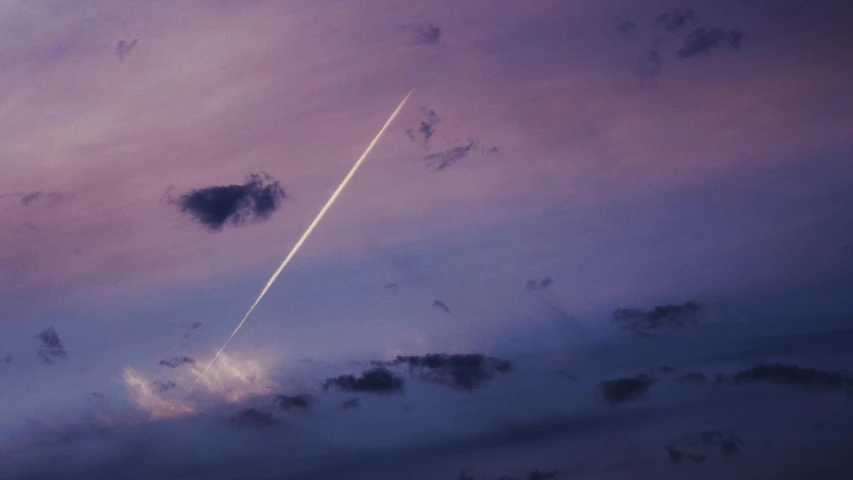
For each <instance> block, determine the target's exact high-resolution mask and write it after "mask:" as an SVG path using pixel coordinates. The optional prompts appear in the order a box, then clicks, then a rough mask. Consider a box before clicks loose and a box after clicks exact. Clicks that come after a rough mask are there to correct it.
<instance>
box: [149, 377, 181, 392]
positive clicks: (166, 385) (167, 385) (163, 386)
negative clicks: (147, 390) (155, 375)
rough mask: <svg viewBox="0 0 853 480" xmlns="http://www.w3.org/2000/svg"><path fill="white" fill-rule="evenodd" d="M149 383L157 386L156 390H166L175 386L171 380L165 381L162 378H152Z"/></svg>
mask: <svg viewBox="0 0 853 480" xmlns="http://www.w3.org/2000/svg"><path fill="white" fill-rule="evenodd" d="M151 384H152V385H154V386H155V387H157V390H158V391H160V392H168V391H169V390H171V389H173V388H175V387H177V385H176V384H175V382H173V381H171V380H169V381H165V382H164V381H162V380H154V381H153V382H151Z"/></svg>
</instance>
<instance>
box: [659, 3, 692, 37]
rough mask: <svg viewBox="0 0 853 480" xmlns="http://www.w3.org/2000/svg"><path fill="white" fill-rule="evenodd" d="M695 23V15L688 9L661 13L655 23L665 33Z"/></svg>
mask: <svg viewBox="0 0 853 480" xmlns="http://www.w3.org/2000/svg"><path fill="white" fill-rule="evenodd" d="M695 21H696V14H695V12H694V11H693V10H692V9H690V8H677V9H675V10H673V11H672V12H667V13H662V14H660V15H658V18H656V19H655V23H657V24H658V26H659V27H661V28H663V29H664V30H666V31H667V32H674V31H676V30H679V29H681V28H683V27H685V26H686V25H687V24H690V23H693V22H695Z"/></svg>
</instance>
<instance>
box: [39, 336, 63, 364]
mask: <svg viewBox="0 0 853 480" xmlns="http://www.w3.org/2000/svg"><path fill="white" fill-rule="evenodd" d="M36 338H38V339H39V341H40V342H41V344H40V345H39V347H38V354H39V356H40V357H41V358H42V360H44V361H45V362H47V363H53V362H55V361H56V360H57V359H61V358H65V355H66V352H65V347H64V346H63V345H62V340H60V339H59V335H58V334H57V333H56V330H54V328H53V327H49V328H48V329H47V330H45V331H43V332H41V333H39V334H38V335H36Z"/></svg>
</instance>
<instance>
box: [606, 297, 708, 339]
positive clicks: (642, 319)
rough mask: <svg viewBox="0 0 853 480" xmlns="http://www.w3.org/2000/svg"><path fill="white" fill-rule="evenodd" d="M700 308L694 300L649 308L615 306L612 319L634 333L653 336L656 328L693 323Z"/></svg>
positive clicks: (670, 327)
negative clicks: (681, 303)
mask: <svg viewBox="0 0 853 480" xmlns="http://www.w3.org/2000/svg"><path fill="white" fill-rule="evenodd" d="M700 310H701V307H700V306H699V304H698V303H696V302H694V301H689V302H687V303H685V304H683V305H658V306H656V307H654V308H653V309H651V310H640V309H636V308H617V309H616V311H615V312H613V321H614V322H616V323H618V324H619V325H621V326H622V328H624V329H625V330H628V331H629V332H631V333H633V334H635V335H640V336H646V337H653V336H654V335H655V333H654V332H656V331H658V330H663V329H666V328H669V329H679V328H682V327H684V326H686V325H689V324H693V323H695V321H696V315H697V314H698V313H699V311H700Z"/></svg>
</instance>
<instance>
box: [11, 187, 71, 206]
mask: <svg viewBox="0 0 853 480" xmlns="http://www.w3.org/2000/svg"><path fill="white" fill-rule="evenodd" d="M63 200H65V197H64V196H63V195H62V194H61V193H57V192H45V191H42V190H37V191H34V192H28V193H25V194H23V195H21V205H23V206H25V207H29V206H31V205H33V204H35V203H41V202H48V203H52V204H56V203H59V202H61V201H63Z"/></svg>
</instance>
